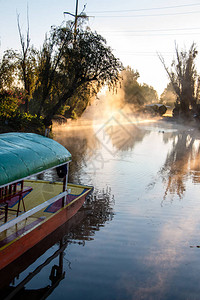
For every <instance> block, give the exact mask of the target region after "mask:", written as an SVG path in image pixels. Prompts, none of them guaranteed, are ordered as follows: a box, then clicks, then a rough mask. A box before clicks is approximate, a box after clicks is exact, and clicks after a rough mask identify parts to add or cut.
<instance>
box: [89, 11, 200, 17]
mask: <svg viewBox="0 0 200 300" xmlns="http://www.w3.org/2000/svg"><path fill="white" fill-rule="evenodd" d="M199 13H200V11H188V12H177V13H163V14H150V15H126V16H120V15H119V16H117V15H115V16H112V15H107V16H94V17H95V18H138V17H161V16H176V15H189V14H199Z"/></svg>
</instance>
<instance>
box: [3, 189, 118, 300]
mask: <svg viewBox="0 0 200 300" xmlns="http://www.w3.org/2000/svg"><path fill="white" fill-rule="evenodd" d="M113 206H114V196H113V195H111V190H110V189H109V188H108V187H107V189H106V191H104V190H103V191H97V190H96V191H94V192H93V195H91V197H90V198H89V199H88V200H87V201H86V203H85V204H84V206H83V207H82V208H81V209H80V211H79V212H77V214H76V215H75V216H73V217H72V218H71V219H70V220H69V221H68V222H66V223H65V224H64V225H62V226H61V227H59V228H58V229H56V230H55V231H54V232H53V233H52V234H50V235H49V236H48V237H46V238H45V239H44V240H43V241H41V242H40V243H38V244H37V245H36V246H34V247H33V248H32V249H30V250H29V251H27V252H26V253H25V254H24V255H23V256H21V257H20V258H19V259H17V260H16V261H14V262H13V263H12V264H10V265H8V266H7V267H6V268H4V269H3V270H1V271H0V278H1V281H0V293H1V299H7V300H8V299H27V298H28V297H29V299H46V297H48V296H49V295H50V294H51V293H52V292H53V290H54V289H55V288H56V287H57V286H58V285H59V283H60V282H61V281H62V280H63V279H64V278H65V277H66V270H65V268H66V266H67V265H66V264H65V265H64V264H63V259H64V257H65V250H66V248H67V246H68V245H69V244H71V243H78V244H81V245H83V246H84V244H85V241H91V240H93V236H94V235H95V232H96V231H99V230H100V228H101V227H102V226H104V224H105V223H106V222H109V221H112V219H113V217H114V211H113ZM55 246H56V247H57V250H56V251H55V252H54V253H52V252H53V251H52V249H50V248H51V247H52V248H54V247H55ZM48 250H50V252H51V255H50V256H49V257H48V258H47V256H46V255H45V252H47V251H48ZM65 260H66V257H65ZM37 261H38V262H40V264H39V265H37V267H36V268H35V269H34V270H33V271H31V272H30V271H29V268H31V265H33V264H34V267H35V265H36V263H37ZM41 262H42V263H41ZM50 265H52V266H51V268H50V272H49V273H48V275H49V277H48V281H49V283H48V284H47V285H45V286H44V287H38V288H36V289H31V288H30V289H29V288H26V285H27V284H28V283H30V282H31V280H32V279H33V278H34V277H35V276H36V275H38V276H39V273H40V272H41V271H42V270H43V269H44V268H45V267H46V268H48V269H49V266H50ZM68 267H70V262H69V264H68ZM21 278H22V279H21ZM20 279H21V280H20ZM43 281H44V278H43V277H42V279H41V280H39V282H40V283H41V282H43Z"/></svg>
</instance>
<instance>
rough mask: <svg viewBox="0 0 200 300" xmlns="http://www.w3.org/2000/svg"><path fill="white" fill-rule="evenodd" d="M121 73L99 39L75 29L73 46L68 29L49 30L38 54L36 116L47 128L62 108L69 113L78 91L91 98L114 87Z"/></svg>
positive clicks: (117, 62)
mask: <svg viewBox="0 0 200 300" xmlns="http://www.w3.org/2000/svg"><path fill="white" fill-rule="evenodd" d="M121 69H122V64H121V62H120V61H119V60H118V59H117V58H115V56H114V55H113V53H112V50H111V48H110V47H108V46H107V44H106V40H105V39H104V38H103V37H102V36H101V35H99V34H97V33H96V32H92V31H91V30H89V29H86V30H83V29H80V28H79V29H78V30H77V32H76V42H75V43H74V31H73V28H72V27H70V26H65V27H52V29H51V32H50V35H49V37H46V39H45V43H44V45H43V48H42V50H41V53H40V59H39V73H38V74H39V75H38V84H37V88H36V91H35V97H36V96H37V97H36V98H37V101H38V111H37V114H38V115H40V114H43V116H44V117H45V124H46V125H47V126H48V125H49V124H50V123H51V120H52V118H53V117H54V115H55V114H57V113H58V112H59V110H60V109H61V108H62V107H63V106H64V105H67V106H68V108H69V112H70V113H71V112H72V110H73V109H74V108H75V107H76V104H77V97H76V95H78V94H79V93H80V91H83V92H86V91H87V93H89V94H90V95H94V94H95V93H97V92H98V91H99V90H100V88H101V87H102V86H103V85H105V84H107V85H108V86H110V87H111V86H114V85H115V84H117V81H118V80H119V71H120V70H121Z"/></svg>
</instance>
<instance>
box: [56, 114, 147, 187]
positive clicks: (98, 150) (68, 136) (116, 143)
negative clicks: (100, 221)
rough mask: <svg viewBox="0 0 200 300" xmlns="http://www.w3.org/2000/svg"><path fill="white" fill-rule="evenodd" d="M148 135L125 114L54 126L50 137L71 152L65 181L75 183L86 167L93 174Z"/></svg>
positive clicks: (79, 179)
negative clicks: (52, 135) (67, 176)
mask: <svg viewBox="0 0 200 300" xmlns="http://www.w3.org/2000/svg"><path fill="white" fill-rule="evenodd" d="M120 117H121V114H120ZM148 134H149V131H147V130H144V129H139V128H138V127H137V126H136V125H135V124H133V122H132V120H131V119H128V117H127V118H126V119H125V120H124V119H122V117H121V119H120V120H119V118H117V116H114V117H111V118H109V119H108V120H106V121H105V122H103V123H98V124H94V123H92V122H90V123H88V122H86V123H85V122H82V123H81V124H80V123H76V122H74V123H73V122H72V124H71V125H63V126H57V127H55V128H54V139H55V140H56V141H58V142H59V143H61V144H62V145H63V146H64V147H66V148H67V149H68V150H69V151H70V153H71V154H72V162H71V163H70V175H69V176H70V177H69V181H70V182H76V183H80V182H81V177H83V172H85V169H86V168H87V175H88V174H91V175H93V174H96V172H98V171H99V170H102V169H103V168H104V165H105V163H106V162H107V161H108V160H109V159H112V158H115V157H116V155H117V153H118V152H123V151H132V150H133V148H134V147H135V146H136V145H137V144H138V143H141V142H142V140H143V139H144V137H145V136H146V135H148ZM53 176H54V175H53Z"/></svg>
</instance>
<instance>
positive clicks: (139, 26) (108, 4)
mask: <svg viewBox="0 0 200 300" xmlns="http://www.w3.org/2000/svg"><path fill="white" fill-rule="evenodd" d="M75 4H76V0H68V1H66V0H65V1H64V0H59V1H58V0H48V1H47V0H32V1H30V0H29V1H27V0H0V55H2V53H3V51H4V50H5V49H10V48H13V49H20V42H19V34H18V30H17V13H18V14H20V22H21V26H22V31H23V32H24V33H26V28H27V27H26V24H27V22H26V19H27V6H28V11H29V23H30V37H31V41H32V44H33V45H34V46H35V47H37V48H39V47H40V46H41V45H42V43H43V40H44V36H45V33H46V32H48V31H49V30H50V27H51V25H57V26H58V25H60V24H61V23H62V22H63V21H64V20H68V18H69V17H67V16H65V17H64V14H63V12H64V11H68V12H71V13H74V12H75ZM84 5H86V8H85V12H86V13H87V15H89V16H91V17H90V18H89V23H88V25H89V27H90V28H91V29H92V30H96V31H97V32H98V33H100V34H101V35H102V36H103V37H105V38H106V40H107V44H108V45H109V46H111V48H112V49H113V53H114V54H115V56H116V57H118V58H119V59H120V60H121V61H122V63H123V64H124V66H127V65H129V66H130V67H131V68H133V69H134V70H138V71H139V73H140V79H139V82H141V83H142V82H145V83H147V84H149V85H151V86H153V87H154V88H155V89H156V90H157V92H158V94H161V93H162V92H163V90H164V88H165V87H166V85H167V83H168V78H167V75H166V73H165V70H164V68H163V66H162V64H161V62H160V60H159V59H158V56H157V52H159V53H161V54H162V55H163V57H164V58H165V60H166V64H167V65H168V66H170V64H171V62H172V59H173V57H174V48H175V41H176V43H177V44H178V46H179V48H180V49H182V48H184V47H186V49H189V47H190V46H191V44H192V43H193V42H195V43H196V45H197V49H198V50H199V52H200V1H195V0H175V1H174V0H168V1H162V0H141V1H131V0H127V1H120V0H115V1H114V0H98V1H97V0H87V1H86V0H79V13H80V12H81V11H82V10H83V8H84ZM196 62H197V69H198V71H199V73H200V53H199V56H198V59H197V61H196Z"/></svg>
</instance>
